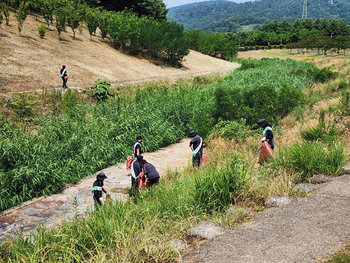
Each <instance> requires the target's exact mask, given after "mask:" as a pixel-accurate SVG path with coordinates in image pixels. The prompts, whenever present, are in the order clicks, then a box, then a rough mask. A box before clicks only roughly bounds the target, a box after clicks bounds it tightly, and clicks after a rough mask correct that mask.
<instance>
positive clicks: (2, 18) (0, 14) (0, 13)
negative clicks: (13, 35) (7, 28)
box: [0, 6, 4, 26]
mask: <svg viewBox="0 0 350 263" xmlns="http://www.w3.org/2000/svg"><path fill="white" fill-rule="evenodd" d="M1 8H2V6H0V26H1V24H2V21H4V16H3V15H2V12H1V11H2V9H1Z"/></svg>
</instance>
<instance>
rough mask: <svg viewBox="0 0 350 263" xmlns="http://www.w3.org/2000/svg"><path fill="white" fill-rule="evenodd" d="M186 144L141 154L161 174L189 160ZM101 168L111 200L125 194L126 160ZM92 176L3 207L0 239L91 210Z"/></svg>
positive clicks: (50, 224)
mask: <svg viewBox="0 0 350 263" xmlns="http://www.w3.org/2000/svg"><path fill="white" fill-rule="evenodd" d="M188 145H189V139H184V140H182V141H181V142H180V143H177V144H174V145H170V146H168V147H165V148H162V149H160V150H159V151H156V152H153V153H145V154H143V155H144V158H145V159H146V160H147V161H148V162H150V163H152V164H153V165H154V166H155V167H156V168H157V170H158V172H159V174H160V175H161V176H162V175H165V173H166V171H167V169H181V168H183V167H185V166H186V165H187V164H188V163H189V161H190V159H191V150H190V149H189V147H188ZM102 171H103V172H105V173H106V175H107V177H108V178H107V179H106V180H105V185H104V188H105V189H106V191H107V192H108V193H110V194H111V196H112V198H113V200H121V199H123V198H125V197H126V195H125V193H124V192H125V191H124V189H125V188H126V187H130V185H131V179H130V176H128V175H127V174H128V171H127V170H126V169H125V163H119V164H117V165H115V166H112V167H109V168H106V169H104V170H102ZM95 180H96V176H95V175H92V176H90V177H89V178H86V179H83V180H81V182H80V183H78V184H76V185H73V186H71V187H68V188H66V189H65V190H64V191H62V192H61V193H59V194H55V195H52V196H48V197H41V198H38V199H34V200H31V201H28V202H26V203H24V204H23V205H21V206H20V207H16V208H12V209H9V210H6V211H3V212H2V213H1V214H0V240H2V239H5V238H7V237H9V236H15V235H17V234H18V233H23V234H24V235H25V236H27V235H28V234H29V233H30V232H32V231H34V230H35V229H36V228H37V227H38V226H39V225H41V224H42V225H45V226H47V227H51V226H53V225H55V224H59V223H60V222H62V220H63V219H67V220H70V219H72V218H74V217H75V216H76V215H84V214H85V212H86V211H88V210H93V209H94V206H93V201H92V193H91V189H92V184H93V182H94V181H95Z"/></svg>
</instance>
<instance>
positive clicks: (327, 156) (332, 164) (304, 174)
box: [277, 142, 347, 180]
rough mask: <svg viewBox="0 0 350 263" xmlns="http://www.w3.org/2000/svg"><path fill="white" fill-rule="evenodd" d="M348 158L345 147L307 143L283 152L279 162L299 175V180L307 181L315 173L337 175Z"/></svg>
mask: <svg viewBox="0 0 350 263" xmlns="http://www.w3.org/2000/svg"><path fill="white" fill-rule="evenodd" d="M346 158H347V154H346V152H345V148H344V145H337V144H335V143H332V144H319V143H315V142H305V143H297V144H294V145H292V146H290V147H288V148H286V149H285V150H283V153H282V154H280V156H279V157H278V160H277V162H280V164H282V166H284V167H285V168H286V169H292V170H294V171H295V172H296V173H299V174H300V178H299V180H305V179H307V178H309V177H310V176H312V175H313V174H314V173H322V174H333V175H335V174H337V173H338V172H339V170H340V169H341V168H342V166H343V165H344V163H345V161H346Z"/></svg>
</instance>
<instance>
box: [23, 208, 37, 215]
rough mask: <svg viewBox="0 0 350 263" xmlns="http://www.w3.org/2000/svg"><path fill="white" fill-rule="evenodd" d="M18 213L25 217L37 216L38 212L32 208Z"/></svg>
mask: <svg viewBox="0 0 350 263" xmlns="http://www.w3.org/2000/svg"><path fill="white" fill-rule="evenodd" d="M20 212H21V213H22V214H23V215H26V216H37V215H38V214H39V210H38V209H35V208H34V207H29V208H27V209H24V210H20Z"/></svg>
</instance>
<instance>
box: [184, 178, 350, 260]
mask: <svg viewBox="0 0 350 263" xmlns="http://www.w3.org/2000/svg"><path fill="white" fill-rule="evenodd" d="M349 240H350V175H344V176H341V177H338V178H335V179H333V181H332V182H328V183H325V184H324V185H322V186H321V187H319V188H318V189H317V190H315V191H314V192H313V193H312V194H311V195H309V196H308V197H306V198H300V199H295V200H294V201H293V202H292V203H291V204H289V205H287V206H284V207H279V208H271V209H267V210H264V211H263V212H261V213H260V214H259V217H258V218H257V219H256V220H255V221H254V222H250V223H247V224H246V225H244V226H242V227H240V228H238V229H237V230H235V231H231V232H229V233H226V234H224V235H222V236H219V237H216V238H214V239H212V240H210V241H207V242H205V244H204V245H203V246H202V247H201V248H199V249H197V250H195V251H193V252H192V253H191V254H190V255H188V256H187V257H185V259H184V262H203V263H204V262H205V263H209V262H213V263H224V262H227V263H229V262H230V263H231V262H244V263H249V262H252V263H263V262H269V263H271V262H279V263H281V262H298V263H303V262H305V263H310V262H317V260H319V259H324V258H325V257H327V256H328V255H330V254H332V252H334V251H337V250H339V249H341V248H342V247H343V246H344V244H346V242H349Z"/></svg>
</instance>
